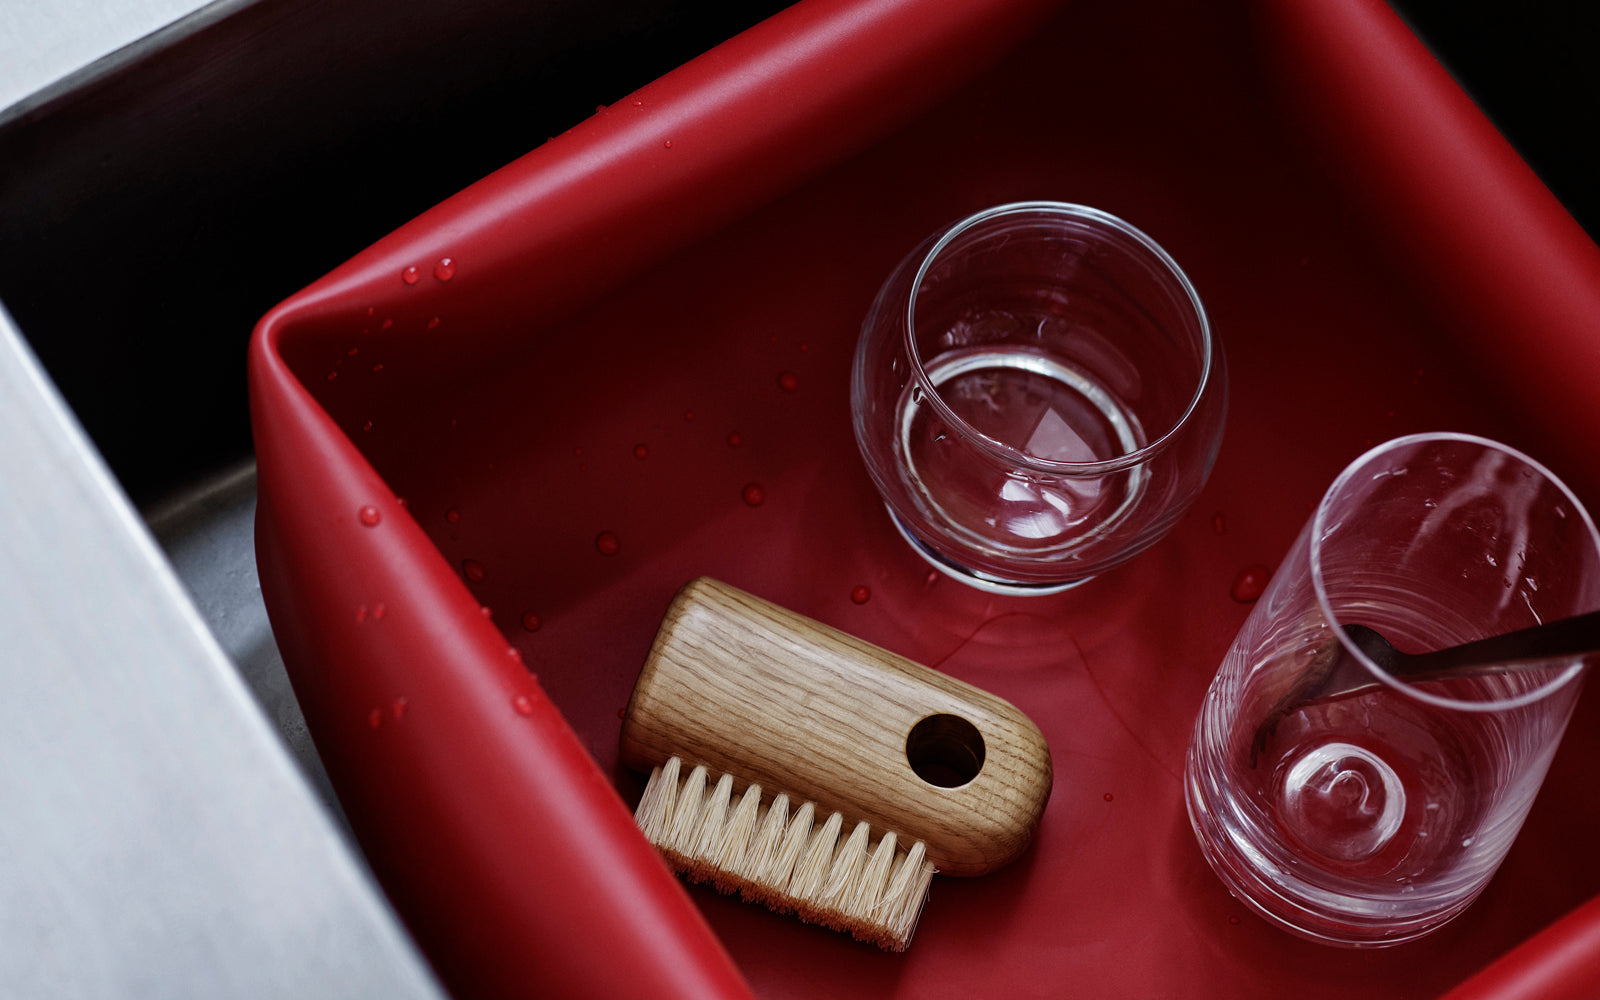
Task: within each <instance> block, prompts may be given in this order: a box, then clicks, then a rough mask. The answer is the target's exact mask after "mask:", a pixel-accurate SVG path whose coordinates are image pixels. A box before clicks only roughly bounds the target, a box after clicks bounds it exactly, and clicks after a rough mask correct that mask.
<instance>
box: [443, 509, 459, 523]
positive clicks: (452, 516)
mask: <svg viewBox="0 0 1600 1000" xmlns="http://www.w3.org/2000/svg"><path fill="white" fill-rule="evenodd" d="M444 519H445V520H446V521H449V522H450V523H451V524H460V523H461V512H460V511H459V510H456V509H455V508H454V507H451V508H450V509H449V510H447V511H445V512H444Z"/></svg>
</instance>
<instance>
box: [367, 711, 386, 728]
mask: <svg viewBox="0 0 1600 1000" xmlns="http://www.w3.org/2000/svg"><path fill="white" fill-rule="evenodd" d="M367 725H369V726H371V727H372V728H373V729H377V728H378V727H379V726H381V725H383V709H381V708H375V709H373V710H372V711H370V712H368V713H367Z"/></svg>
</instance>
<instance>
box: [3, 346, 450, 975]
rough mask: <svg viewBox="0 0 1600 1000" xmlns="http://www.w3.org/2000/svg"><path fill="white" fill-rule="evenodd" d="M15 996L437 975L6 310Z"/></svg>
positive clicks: (7, 868) (7, 773)
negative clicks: (386, 902)
mask: <svg viewBox="0 0 1600 1000" xmlns="http://www.w3.org/2000/svg"><path fill="white" fill-rule="evenodd" d="M0 426H4V427H5V428H6V433H5V434H3V435H0V523H4V524H5V525H7V530H6V531H5V532H3V533H0V634H4V635H5V636H6V643H5V647H4V653H3V656H0V691H3V696H0V760H4V762H5V766H4V768H0V899H4V900H5V906H4V907H0V995H4V996H14V997H44V996H49V997H129V996H161V997H206V998H214V997H235V996H251V997H276V996H282V997H321V996H381V997H402V998H409V997H417V998H422V997H437V996H438V995H439V992H438V989H437V987H436V985H435V984H434V981H433V979H432V977H431V974H430V973H429V972H428V970H427V969H426V967H425V966H424V964H423V963H422V961H421V960H420V958H419V956H418V955H417V954H416V952H415V950H414V948H413V947H412V945H411V944H410V942H409V940H408V939H407V938H406V936H405V935H404V933H403V932H402V931H401V929H400V927H399V926H398V923H397V922H396V921H395V919H394V917H393V916H392V915H391V913H390V912H389V911H388V910H387V908H386V907H385V905H384V904H383V902H382V899H381V896H380V895H379V894H378V892H377V891H376V889H375V887H374V886H373V884H372V883H371V881H370V878H369V877H368V875H367V874H366V872H365V871H364V869H363V868H362V866H361V865H360V863H359V862H358V860H357V858H356V856H355V855H354V854H353V853H352V852H351V850H350V849H349V847H348V846H347V843H346V841H345V839H344V838H343V837H342V836H341V834H340V833H339V829H338V827H337V825H336V824H335V823H334V822H333V821H332V820H331V819H330V817H329V815H328V813H327V811H326V810H325V809H324V808H322V807H321V805H320V804H319V803H317V801H316V800H315V798H314V797H313V796H312V794H311V793H310V791H309V788H308V786H307V785H306V783H305V782H304V781H303V780H302V778H301V776H300V774H299V773H298V772H297V771H296V769H295V768H294V766H293V764H292V763H291V761H290V759H289V756H288V755H287V754H286V753H285V752H284V749H283V746H282V744H281V743H280V742H279V741H278V739H277V736H276V735H275V734H274V733H273V731H272V730H271V728H269V727H268V725H267V724H266V722H265V720H264V719H263V718H262V715H261V711H260V709H259V708H258V707H257V705H256V703H255V702H254V700H253V699H252V697H251V694H250V692H249V691H248V690H247V689H246V687H245V686H244V684H242V683H241V682H240V680H239V676H238V674H236V673H235V672H234V670H233V668H232V666H231V665H230V664H229V662H228V659H227V657H226V656H225V655H224V653H223V650H222V649H221V648H220V647H219V646H218V644H217V642H216V640H214V639H213V637H212V634H211V632H210V631H209V630H208V629H207V627H206V625H205V623H204V622H203V621H202V620H201V618H200V616H199V614H197V613H196V611H195V609H194V607H193V606H192V605H191V604H190V603H189V602H188V600H187V599H186V597H185V595H184V592H183V590H182V587H181V586H180V584H179V583H178V581H177V579H176V578H175V576H174V575H173V573H172V571H171V568H170V567H169V566H168V565H167V563H166V562H165V560H164V559H163V558H162V555H161V552H160V550H159V549H158V548H157V547H156V546H155V544H154V543H153V540H152V539H151V537H150V535H149V533H148V532H147V530H146V528H145V526H144V524H143V523H142V522H141V521H140V520H139V517H138V515H137V514H136V513H135V511H134V510H133V509H132V507H131V506H130V505H129V504H128V502H127V500H126V499H125V498H124V496H123V495H122V493H121V491H120V490H119V489H118V488H117V485H116V483H115V482H114V480H112V478H111V477H110V475H109V473H108V472H107V471H106V469H105V467H104V465H103V463H102V462H101V461H100V459H99V457H98V456H97V455H96V454H95V452H94V451H93V449H92V447H91V446H90V445H89V443H88V442H87V440H86V439H85V438H84V436H83V434H82V432H81V430H80V429H79V428H78V426H77V424H76V422H75V421H74V420H73V418H72V416H71V414H70V413H69V412H68V411H67V409H66V408H65V406H64V405H63V403H62V401H61V399H60V398H59V397H58V396H57V394H56V392H55V390H54V389H53V387H52V386H51V385H50V383H49V382H48V380H47V379H46V378H45V377H44V376H43V374H42V373H41V371H40V370H39V368H38V366H37V364H36V363H35V361H34V360H33V358H32V356H31V355H30V353H29V352H28V351H27V349H26V347H25V346H24V345H23V343H22V341H21V338H20V336H19V335H18V334H17V331H16V329H15V327H14V326H13V325H12V324H11V322H10V320H9V317H6V316H5V315H4V314H0Z"/></svg>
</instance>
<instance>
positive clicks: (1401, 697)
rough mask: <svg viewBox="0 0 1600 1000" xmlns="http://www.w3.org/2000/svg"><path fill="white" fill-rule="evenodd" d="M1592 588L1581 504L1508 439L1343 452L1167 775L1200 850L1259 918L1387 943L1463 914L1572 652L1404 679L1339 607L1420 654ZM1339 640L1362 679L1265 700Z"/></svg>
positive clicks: (1553, 719)
mask: <svg viewBox="0 0 1600 1000" xmlns="http://www.w3.org/2000/svg"><path fill="white" fill-rule="evenodd" d="M1596 608H1600V536H1597V535H1596V532H1595V526H1594V522H1593V521H1592V520H1591V519H1590V517H1589V514H1588V513H1587V512H1586V511H1585V510H1584V508H1583V506H1582V505H1581V504H1580V503H1579V502H1578V501H1577V499H1576V498H1575V497H1574V496H1573V494H1572V492H1571V491H1570V490H1568V489H1567V487H1566V486H1564V485H1563V484H1562V483H1561V482H1560V481H1559V480H1557V479H1556V478H1555V477H1554V476H1553V475H1551V474H1550V473H1549V472H1548V471H1547V470H1545V469H1544V468H1543V467H1542V466H1540V465H1538V464H1537V463H1535V462H1534V461H1533V460H1531V459H1529V458H1528V457H1526V456H1525V455H1522V454H1521V453H1519V452H1516V451H1514V450H1512V449H1510V448H1508V447H1505V446H1504V445H1500V444H1496V443H1494V442H1492V441H1487V440H1484V439H1482V438H1475V437H1469V436H1465V435H1459V434H1427V435H1413V436H1411V437H1404V438H1399V439H1396V440H1394V441H1391V442H1389V443H1387V444H1383V445H1380V446H1378V447H1377V448H1375V449H1373V450H1372V451H1369V452H1368V453H1367V454H1365V455H1363V456H1362V457H1361V458H1359V459H1357V460H1356V462H1355V463H1354V464H1352V465H1351V466H1350V467H1349V468H1347V469H1345V471H1344V472H1343V473H1342V474H1341V475H1340V476H1339V477H1338V478H1337V479H1336V480H1335V481H1334V483H1333V486H1332V487H1331V488H1329V490H1328V492H1327V493H1326V495H1324V496H1323V498H1322V502H1321V504H1320V505H1319V506H1318V507H1317V510H1316V512H1315V514H1314V515H1313V516H1312V518H1311V520H1310V522H1309V523H1308V524H1307V525H1306V527H1305V528H1304V530H1303V531H1302V532H1301V534H1300V537H1299V540H1298V541H1296V542H1295V544H1294V547H1293V548H1291V549H1290V551H1289V554H1288V555H1287V556H1286V557H1285V559H1284V561H1283V564H1282V565H1281V566H1279V567H1278V570H1277V572H1276V573H1275V574H1274V576H1273V578H1272V582H1271V583H1270V584H1269V585H1268V587H1267V589H1266V592H1265V593H1264V594H1262V596H1261V599H1260V600H1259V601H1258V602H1257V603H1256V605H1255V607H1254V608H1252V609H1251V612H1250V616H1249V617H1248V618H1247V619H1246V620H1245V623H1244V625H1243V627H1242V628H1241V629H1240V631H1239V634H1238V637H1237V638H1235V639H1234V642H1233V646H1232V647H1231V648H1230V649H1229V650H1228V653H1227V655H1226V657H1225V658H1224V660H1223V663H1222V667H1221V669H1220V670H1219V671H1218V673H1217V676H1216V679H1215V680H1214V681H1213V683H1212V685H1211V689H1210V692H1209V693H1208V694H1207V696H1206V699H1205V702H1204V705H1203V706H1202V708H1201V710H1200V714H1199V718H1198V720H1197V721H1196V724H1195V730H1194V738H1193V741H1192V743H1191V744H1190V747H1189V755H1188V760H1187V766H1186V769H1185V781H1184V785H1185V794H1186V798H1187V800H1188V806H1189V816H1190V819H1191V821H1192V822H1193V824H1194V828H1195V832H1196V834H1197V835H1198V837H1199V840H1200V845H1201V848H1202V850H1203V852H1204V853H1205V855H1206V858H1207V860H1208V861H1210V863H1211V866H1212V868H1213V869H1215V871H1216V872H1217V874H1218V875H1219V876H1220V877H1221V878H1222V881H1223V882H1224V883H1225V884H1226V885H1227V886H1228V888H1229V889H1230V890H1231V891H1232V892H1233V894H1234V895H1235V896H1237V897H1238V898H1239V899H1240V900H1242V901H1243V902H1244V903H1245V904H1246V905H1248V906H1250V907H1251V908H1252V909H1253V910H1255V911H1256V912H1257V913H1259V914H1261V915H1262V916H1264V917H1266V918H1267V919H1268V920H1269V921H1271V922H1274V923H1276V924H1278V925H1280V926H1282V927H1284V928H1286V929H1288V930H1290V931H1293V932H1295V933H1297V934H1299V935H1301V936H1303V937H1307V938H1311V939H1313V940H1318V941H1324V942H1328V943H1332V944H1341V945H1348V946H1357V947H1359V946H1375V945H1385V944H1396V943H1399V942H1402V941H1408V940H1411V939H1414V938H1417V937H1420V936H1421V935H1423V934H1426V933H1428V932H1429V931H1431V930H1433V929H1435V928H1437V927H1439V926H1440V925H1441V924H1443V923H1444V922H1445V921H1447V920H1449V919H1451V918H1452V917H1454V916H1455V915H1457V914H1459V913H1460V912H1461V911H1462V910H1464V909H1465V908H1466V907H1467V905H1468V904H1470V903H1471V902H1472V900H1473V899H1475V898H1476V897H1477V895H1478V894H1479V892H1481V891H1482V889H1483V887H1484V885H1485V884H1486V883H1487V882H1488V880H1489V878H1490V876H1491V875H1493V873H1494V871H1495V869H1496V867H1497V866H1498V865H1499V864H1500V861H1501V860H1502V859H1503V858H1504V857H1505V855H1506V852H1507V850H1509V849H1510V846H1511V842H1512V839H1513V838H1514V837H1515V836H1516V834H1517V831H1518V829H1519V828H1520V827H1521V825H1522V821H1523V818H1524V817H1525V816H1526V815H1527V812H1528V809H1529V807H1530V806H1531V804H1532V802H1533V799H1534V795H1535V794H1536V793H1537V792H1538V790H1539V785H1540V783H1541V782H1542V781H1543V780H1544V775H1545V771H1546V769H1547V768H1548V766H1549V764H1550V760H1551V757H1552V756H1553V755H1554V754H1555V751H1556V747H1557V744H1558V743H1559V742H1560V739H1561V735H1562V732H1563V731H1564V730H1565V728H1566V724H1567V719H1568V717H1569V716H1570V715H1571V714H1572V707H1573V703H1574V702H1575V701H1576V700H1577V697H1578V689H1579V682H1580V679H1581V676H1580V675H1581V674H1582V672H1583V670H1584V666H1585V659H1586V658H1585V657H1567V658H1564V659H1559V660H1551V661H1548V662H1547V663H1543V664H1539V665H1538V666H1539V668H1538V669H1534V670H1530V671H1527V672H1523V671H1520V670H1519V671H1516V672H1511V671H1494V672H1491V673H1489V674H1486V675H1479V676H1472V677H1454V678H1449V679H1444V678H1436V679H1431V680H1424V679H1421V678H1416V679H1411V680H1409V681H1408V680H1403V679H1401V678H1398V677H1395V676H1393V675H1390V674H1388V673H1385V672H1384V671H1383V670H1382V669H1380V668H1379V667H1378V666H1377V664H1376V663H1374V662H1373V661H1372V660H1371V659H1370V658H1369V657H1367V656H1366V654H1365V653H1363V652H1361V650H1360V649H1359V647H1358V646H1357V645H1356V643H1355V642H1353V641H1352V640H1351V638H1350V637H1349V636H1348V635H1347V634H1346V633H1345V629H1344V626H1346V625H1351V624H1358V625H1364V626H1366V627H1368V628H1371V629H1375V630H1376V631H1377V632H1379V633H1380V634H1382V635H1383V636H1384V637H1385V638H1387V639H1388V640H1389V641H1390V642H1391V643H1393V644H1394V645H1395V647H1396V648H1398V649H1399V650H1400V651H1401V652H1410V653H1416V652H1425V651H1430V650H1435V649H1442V648H1444V647H1447V646H1452V645H1456V644H1459V643H1463V642H1468V641H1470V640H1473V639H1480V638H1484V637H1487V636H1491V635H1499V634H1501V633H1505V632H1510V631H1514V630H1516V629H1520V628H1524V627H1527V626H1531V625H1536V624H1539V623H1540V622H1547V621H1551V620H1554V619H1558V618H1565V617H1569V616H1571V615H1575V614H1580V613H1583V612H1588V611H1593V610H1595V609H1596ZM1335 642H1336V643H1339V644H1341V645H1342V646H1343V651H1344V653H1346V654H1347V655H1352V656H1354V657H1356V659H1357V660H1358V661H1359V662H1360V664H1361V666H1362V667H1363V668H1364V669H1365V670H1366V671H1367V672H1368V673H1369V674H1370V675H1371V678H1372V680H1373V681H1375V682H1376V684H1375V686H1373V687H1370V688H1368V689H1366V690H1365V691H1364V692H1355V691H1352V692H1349V693H1347V694H1344V695H1338V696H1331V697H1323V698H1316V699H1313V700H1308V701H1303V702H1301V703H1300V704H1299V707H1298V708H1295V709H1293V710H1292V711H1290V712H1289V714H1287V715H1282V717H1281V718H1280V715H1281V713H1282V711H1283V710H1284V708H1285V707H1286V706H1288V705H1291V704H1294V702H1293V701H1289V700H1282V701H1281V700H1280V699H1283V698H1284V696H1285V693H1286V692H1287V691H1288V690H1289V689H1290V688H1291V686H1292V685H1293V684H1294V683H1295V681H1296V679H1298V678H1300V677H1302V676H1303V675H1304V673H1305V671H1306V670H1307V669H1308V668H1309V667H1310V666H1311V664H1312V662H1313V661H1314V660H1317V658H1318V656H1319V653H1320V654H1323V655H1326V652H1327V650H1328V649H1329V648H1330V647H1328V645H1327V644H1329V643H1335ZM1264 720H1272V721H1273V722H1274V724H1273V725H1271V726H1270V727H1263V725H1262V723H1263V721H1264Z"/></svg>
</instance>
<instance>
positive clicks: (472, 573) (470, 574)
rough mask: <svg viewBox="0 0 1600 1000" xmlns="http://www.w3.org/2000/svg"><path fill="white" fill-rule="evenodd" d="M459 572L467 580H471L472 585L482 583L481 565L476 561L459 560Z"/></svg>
mask: <svg viewBox="0 0 1600 1000" xmlns="http://www.w3.org/2000/svg"><path fill="white" fill-rule="evenodd" d="M461 572H462V574H463V575H464V576H465V577H466V578H467V579H468V580H471V581H472V582H473V583H482V582H483V577H484V572H483V563H481V562H479V561H478V560H476V559H463V560H461Z"/></svg>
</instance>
